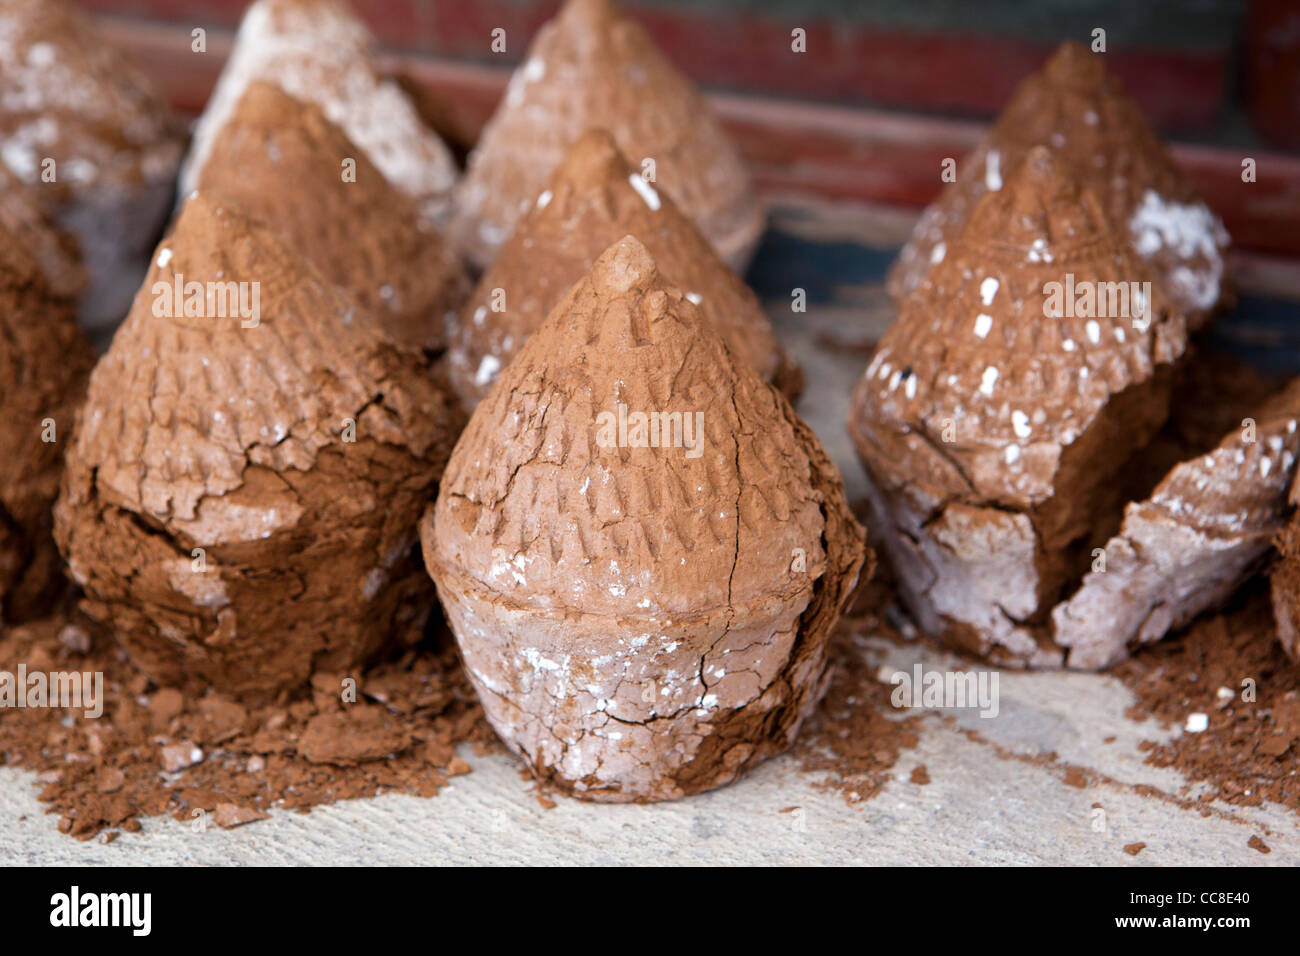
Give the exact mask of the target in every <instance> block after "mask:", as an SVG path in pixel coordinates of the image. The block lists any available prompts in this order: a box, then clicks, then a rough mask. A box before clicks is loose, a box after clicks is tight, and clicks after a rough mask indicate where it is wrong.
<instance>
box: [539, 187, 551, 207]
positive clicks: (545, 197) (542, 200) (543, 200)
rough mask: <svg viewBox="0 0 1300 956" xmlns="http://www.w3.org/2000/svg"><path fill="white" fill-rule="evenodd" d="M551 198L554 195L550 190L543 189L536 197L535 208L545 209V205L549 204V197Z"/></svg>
mask: <svg viewBox="0 0 1300 956" xmlns="http://www.w3.org/2000/svg"><path fill="white" fill-rule="evenodd" d="M553 198H554V197H553V196H552V195H551V191H550V190H549V189H543V190H542V192H541V195H539V196H538V197H537V208H538V209H545V208H546V207H547V206H549V205H550V204H551V199H553Z"/></svg>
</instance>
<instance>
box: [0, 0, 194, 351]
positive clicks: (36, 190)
mask: <svg viewBox="0 0 1300 956" xmlns="http://www.w3.org/2000/svg"><path fill="white" fill-rule="evenodd" d="M0 36H3V37H4V55H3V56H0V158H2V159H3V162H4V165H5V167H6V168H7V170H8V172H9V173H11V174H12V176H13V178H14V179H16V180H17V181H18V182H20V183H21V184H22V185H23V188H25V189H27V190H28V191H29V193H30V195H31V197H32V198H33V200H34V202H35V203H36V204H37V206H38V207H39V208H40V209H41V210H42V211H43V213H44V214H45V215H46V216H47V217H48V218H49V220H50V221H51V222H52V223H54V224H55V225H56V226H58V227H59V228H60V229H62V230H64V231H66V232H67V233H69V234H70V235H72V236H75V237H76V239H77V242H78V245H79V251H80V255H81V257H82V264H83V265H84V266H85V269H86V272H87V274H88V276H89V284H88V285H87V286H86V288H85V289H84V294H83V295H82V297H81V300H80V303H79V312H80V319H81V322H82V324H83V325H84V326H85V327H86V328H87V329H89V330H92V331H94V330H106V329H108V328H111V327H112V326H113V325H115V324H116V323H117V322H118V321H119V320H120V319H121V318H122V316H123V314H125V312H126V310H127V309H128V308H129V306H130V304H131V296H132V295H134V293H135V290H136V287H137V286H138V285H139V282H140V278H141V276H142V275H143V274H144V271H145V268H146V267H147V264H148V261H149V251H150V250H151V249H152V248H153V244H154V242H155V241H156V240H157V238H158V233H159V232H160V231H161V230H162V228H163V224H164V223H165V222H166V220H167V213H168V211H169V210H170V208H171V198H172V191H173V190H174V188H175V184H176V171H177V168H178V167H179V165H180V160H181V153H182V150H183V145H182V142H183V132H182V130H181V127H180V126H179V124H178V123H177V122H176V121H175V120H174V119H173V118H172V117H171V116H170V115H169V113H168V111H167V109H166V107H165V105H164V103H163V101H162V99H161V98H160V97H159V96H158V95H157V94H156V93H155V91H154V90H153V89H152V88H151V87H150V85H149V83H148V82H147V81H146V80H145V78H144V77H143V76H142V75H141V74H140V73H139V72H138V71H136V70H135V68H134V67H132V66H131V65H130V64H129V63H128V62H127V60H126V58H125V57H123V56H122V55H121V54H120V53H119V52H118V51H117V50H115V49H114V48H113V47H112V46H110V45H109V44H107V43H105V42H104V38H103V37H102V36H101V35H100V33H99V31H98V30H97V29H96V27H95V25H94V24H93V23H92V22H91V20H90V18H89V17H87V16H86V15H85V14H83V13H82V12H81V11H80V10H78V9H76V7H75V6H74V5H73V4H71V3H68V2H67V0H0Z"/></svg>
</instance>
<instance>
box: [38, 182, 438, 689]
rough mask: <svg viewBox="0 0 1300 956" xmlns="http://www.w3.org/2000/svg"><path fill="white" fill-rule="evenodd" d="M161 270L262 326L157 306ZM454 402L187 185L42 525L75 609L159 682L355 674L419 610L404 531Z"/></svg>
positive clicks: (420, 593)
mask: <svg viewBox="0 0 1300 956" xmlns="http://www.w3.org/2000/svg"><path fill="white" fill-rule="evenodd" d="M177 274H180V275H183V276H184V277H185V280H186V282H199V283H206V282H216V281H223V282H249V283H252V282H258V283H260V286H259V288H260V299H261V315H260V321H259V322H258V324H256V325H255V326H254V327H245V325H244V321H243V320H241V318H240V317H239V316H238V315H236V316H234V317H226V318H222V317H217V316H216V315H215V313H216V312H217V311H218V309H217V308H216V301H215V300H214V299H209V300H208V301H207V303H205V304H203V308H201V309H200V310H197V311H202V312H204V313H206V314H204V315H197V316H196V315H192V314H185V315H180V316H177V317H172V315H171V312H170V311H169V310H167V309H166V308H165V306H166V302H165V300H164V299H162V298H161V297H160V295H159V290H160V286H159V285H157V284H162V285H167V284H171V283H172V282H173V281H174V276H175V275H177ZM160 306H163V307H162V308H160ZM185 311H186V312H189V311H190V310H188V309H187V310H185ZM155 313H159V314H155ZM454 405H455V403H454V401H453V400H452V399H451V398H450V396H449V395H446V394H444V393H443V392H441V391H439V390H438V389H437V387H436V386H435V385H433V384H432V383H431V379H430V376H429V369H428V365H427V361H426V360H425V359H424V358H423V357H422V355H421V353H418V352H416V351H412V350H406V349H403V348H401V347H399V346H397V345H395V344H393V343H392V342H391V340H390V339H389V338H388V337H387V336H386V335H385V334H384V333H383V332H382V330H380V329H379V328H378V326H377V325H376V324H375V323H374V322H373V320H371V318H370V317H369V315H368V314H367V313H365V312H364V311H363V310H361V309H359V308H358V307H356V306H355V305H354V304H353V303H351V302H350V301H349V300H347V299H346V298H345V297H344V296H343V295H342V294H341V293H339V292H338V291H337V290H336V289H335V288H334V287H333V286H331V285H330V284H329V282H328V281H327V280H326V279H325V278H324V277H323V276H321V275H320V274H319V273H318V272H317V271H316V270H315V269H314V268H313V267H312V266H311V265H310V264H309V263H308V262H306V261H305V260H302V259H300V258H298V257H296V256H294V255H293V254H292V253H290V252H289V251H288V250H287V249H286V248H285V247H284V246H283V245H282V244H281V243H280V242H279V241H278V240H277V239H276V238H275V237H274V236H273V235H272V234H271V233H270V232H268V231H266V230H265V229H263V228H262V227H260V226H258V225H257V224H255V223H254V222H252V221H251V220H248V219H246V218H244V217H243V216H242V215H240V214H238V213H236V212H235V211H234V210H233V208H230V207H224V206H222V205H220V204H219V203H218V202H215V201H210V200H209V199H208V197H207V196H206V195H203V194H198V195H196V196H194V197H192V198H191V199H190V200H189V202H187V203H186V205H185V207H184V208H183V210H182V212H181V215H180V217H179V219H178V221H177V224H176V228H175V232H174V233H173V235H172V236H171V237H170V238H169V239H168V240H167V244H166V245H165V247H164V248H162V249H160V251H159V255H158V257H157V258H156V259H155V265H154V267H153V269H152V270H151V271H150V274H149V276H148V278H147V279H146V281H145V285H144V286H143V287H142V289H141V292H140V295H139V297H138V298H137V299H136V303H135V306H134V308H133V309H132V311H131V314H130V315H129V316H128V318H127V320H126V322H125V323H124V324H123V326H122V328H121V329H119V331H118V334H117V336H116V337H115V338H114V340H113V345H112V348H111V349H110V350H109V352H108V353H107V354H106V355H105V356H104V357H103V359H102V360H101V361H100V363H99V365H98V366H96V368H95V371H94V374H93V375H92V376H91V381H90V388H89V393H88V396H87V399H86V404H85V406H84V408H83V410H82V413H81V416H80V418H79V423H80V424H79V427H78V434H77V437H76V441H75V444H74V445H73V447H72V449H71V450H70V452H69V455H68V469H67V474H66V477H65V483H64V488H63V491H62V494H61V496H60V499H59V502H58V505H57V507H56V512H55V522H56V531H55V533H56V537H57V539H58V542H59V547H60V549H61V550H62V552H63V554H64V557H65V558H66V559H67V562H68V565H69V569H70V572H71V575H72V577H73V578H74V579H75V580H76V581H77V582H78V583H79V584H80V585H81V586H82V587H83V589H84V590H85V592H86V601H85V603H84V608H85V610H86V611H87V613H89V614H90V615H91V617H93V618H95V619H96V620H100V621H105V622H107V623H109V624H110V625H111V626H112V627H113V628H114V629H115V630H116V632H117V635H118V638H119V640H120V641H121V642H122V644H123V646H124V647H125V648H126V649H127V651H128V652H129V653H130V655H131V657H132V659H133V660H134V662H135V663H136V665H137V666H138V667H140V669H141V670H143V671H144V672H145V673H146V674H148V675H149V676H150V677H152V678H153V679H154V680H156V681H159V682H160V683H164V684H170V685H177V686H180V685H183V684H184V683H185V682H186V681H192V682H194V684H195V686H196V687H202V686H205V685H210V686H212V687H215V688H216V689H218V690H220V691H222V692H224V693H234V694H240V695H243V696H244V697H245V698H246V699H249V698H255V697H261V696H267V695H271V694H273V693H274V692H276V691H278V690H281V689H284V688H288V687H292V686H296V685H299V684H301V683H302V682H303V681H305V680H306V679H307V678H308V676H309V675H310V673H311V672H312V671H313V670H331V671H334V672H344V671H346V670H347V669H348V668H352V667H355V666H356V665H358V664H359V663H360V662H362V661H363V660H364V659H366V658H367V657H368V656H369V655H370V653H371V652H373V651H375V650H377V649H378V647H379V646H380V645H381V644H382V643H383V641H384V639H385V636H386V635H389V634H395V633H404V632H405V631H406V630H407V629H408V628H407V626H406V625H407V624H409V622H410V621H412V620H417V619H420V617H421V615H424V614H425V613H426V612H427V611H428V609H429V607H430V606H431V604H432V599H433V595H432V593H431V590H430V589H429V588H428V587H427V580H424V579H422V578H423V575H422V574H421V572H422V568H421V567H420V563H419V555H418V553H417V552H415V551H414V549H413V545H414V543H415V539H416V525H417V521H418V518H419V510H420V508H421V507H423V504H424V502H426V501H427V500H428V498H429V496H430V495H432V494H433V493H434V491H435V489H436V485H437V481H438V478H439V476H440V475H441V472H442V467H443V465H444V463H445V461H446V457H447V454H448V452H449V450H450V446H451V444H452V441H453V439H454V437H455V434H456V428H457V425H458V422H457V421H456V417H455V416H456V414H457V412H456V410H455V407H454ZM195 549H202V551H201V552H200V553H198V554H196V551H195Z"/></svg>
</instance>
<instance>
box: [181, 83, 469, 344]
mask: <svg viewBox="0 0 1300 956" xmlns="http://www.w3.org/2000/svg"><path fill="white" fill-rule="evenodd" d="M199 187H200V189H201V190H202V191H203V192H205V193H207V194H210V195H219V196H222V197H224V198H227V199H229V200H232V201H233V202H235V203H236V204H237V205H238V206H240V208H241V209H243V211H244V212H246V213H248V214H249V215H251V216H253V217H254V218H256V219H259V220H261V221H262V222H263V223H264V224H266V225H268V226H270V227H272V228H273V229H274V230H275V231H276V232H278V233H279V235H280V236H281V238H282V239H284V241H285V243H286V244H287V245H288V246H289V247H290V248H291V249H293V250H294V251H296V252H298V253H301V254H302V255H303V256H304V257H306V258H307V259H309V260H311V262H312V263H313V264H314V265H315V266H316V267H317V268H318V269H319V270H320V272H321V273H322V274H323V275H325V276H328V277H329V278H330V279H332V280H333V281H334V282H336V283H337V284H338V285H339V286H340V287H341V288H342V289H343V291H344V292H345V293H347V294H348V295H349V296H350V297H351V298H352V299H353V301H355V302H356V303H357V304H358V305H360V306H362V307H363V308H365V309H367V310H369V311H370V312H371V313H372V314H373V315H374V316H375V318H377V319H378V320H379V322H380V324H381V325H383V327H384V328H385V329H386V330H387V331H388V332H389V333H390V334H391V335H392V336H393V337H394V338H396V339H397V340H398V341H399V342H403V343H405V344H408V345H413V346H416V347H421V348H427V349H439V348H441V347H442V346H443V344H444V339H445V325H446V319H445V317H446V316H447V314H448V313H454V310H455V309H456V308H457V307H458V306H459V305H460V303H461V302H462V301H463V300H464V298H465V296H466V294H468V291H469V280H468V278H467V277H466V276H465V273H464V270H463V269H462V267H461V264H460V260H459V258H458V257H457V256H456V254H455V252H454V251H453V250H452V249H451V247H450V246H449V245H448V244H447V243H445V242H444V241H443V240H442V238H441V237H440V236H439V235H438V234H437V233H436V232H434V231H433V230H422V229H421V228H420V224H419V217H418V215H417V212H416V208H415V204H414V202H413V201H412V200H411V198H410V197H409V196H407V195H406V194H404V193H402V192H400V191H399V190H397V189H396V188H395V187H393V186H392V185H391V184H389V182H388V180H386V179H385V178H384V177H383V175H382V174H381V173H380V172H379V171H378V170H377V169H375V167H374V166H373V165H372V164H371V162H370V160H369V159H367V158H366V156H365V154H364V153H362V152H361V151H360V150H358V149H357V148H356V146H355V145H353V144H352V143H351V142H350V141H349V140H348V138H347V137H346V136H345V135H344V134H343V132H342V130H340V129H339V128H338V127H337V126H335V125H334V124H333V123H331V122H330V121H329V120H328V119H326V118H325V114H324V113H323V112H322V111H321V110H320V108H319V107H317V106H316V105H315V104H312V103H306V102H303V101H301V100H297V99H294V98H293V97H292V96H290V95H289V94H287V93H285V92H284V91H283V90H281V89H280V88H279V87H276V86H271V85H270V84H267V83H263V82H261V81H255V82H253V83H251V84H250V85H249V86H248V89H247V91H246V92H245V93H244V96H243V98H242V99H241V100H240V101H239V103H238V105H237V106H236V107H235V110H234V112H233V113H232V114H231V115H230V118H229V119H228V120H227V121H226V124H225V126H224V127H222V133H221V138H220V139H219V140H218V141H217V142H216V143H215V144H214V146H213V149H212V152H211V153H210V154H209V156H208V161H207V162H206V163H205V164H204V166H203V169H202V171H201V173H200V175H199Z"/></svg>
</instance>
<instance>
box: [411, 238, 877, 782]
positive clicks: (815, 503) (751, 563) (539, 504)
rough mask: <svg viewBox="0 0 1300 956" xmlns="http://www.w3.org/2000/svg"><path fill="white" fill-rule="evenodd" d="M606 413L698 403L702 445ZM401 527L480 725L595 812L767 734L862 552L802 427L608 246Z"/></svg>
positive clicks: (775, 740) (790, 731)
mask: <svg viewBox="0 0 1300 956" xmlns="http://www.w3.org/2000/svg"><path fill="white" fill-rule="evenodd" d="M620 405H623V406H626V407H627V409H629V410H631V411H632V412H637V411H640V412H644V413H649V412H665V413H670V412H679V413H681V415H682V416H683V417H684V418H685V417H687V416H690V417H691V418H692V419H693V418H694V417H695V414H696V413H697V412H698V413H700V414H702V416H703V421H702V428H701V432H700V434H701V436H702V444H701V445H698V446H696V447H699V448H700V449H701V453H700V454H698V455H697V456H694V457H690V456H688V455H687V453H686V449H685V448H683V447H667V445H666V442H664V441H661V442H660V447H654V446H650V447H644V443H642V442H638V441H637V439H636V437H635V433H633V432H632V431H631V430H629V432H628V437H627V441H626V443H625V444H623V445H621V446H618V447H610V439H612V438H613V436H612V435H610V434H609V433H608V432H606V433H605V435H604V437H602V431H601V418H600V416H601V413H602V412H609V413H614V412H615V409H616V408H617V407H618V406H620ZM665 430H666V426H665ZM641 435H642V437H645V432H644V431H642V432H641ZM614 441H615V444H617V439H615V440H614ZM629 446H633V447H629ZM421 537H422V540H423V543H424V554H425V561H426V563H427V564H428V566H429V569H430V572H431V573H432V575H433V577H434V579H435V580H436V581H437V583H438V591H439V595H440V597H441V599H442V603H443V607H444V609H445V611H446V613H447V618H448V621H449V623H450V624H451V627H452V630H453V632H454V633H455V634H456V637H457V640H458V642H459V644H460V649H461V654H462V657H463V659H464V661H465V665H466V669H467V670H468V672H469V675H470V679H471V681H473V683H474V686H475V688H476V689H477V690H478V692H479V695H480V697H481V699H482V701H483V707H484V710H485V711H486V713H487V716H488V719H489V720H490V721H491V722H492V725H493V727H494V728H495V729H496V731H497V733H498V734H499V735H500V736H501V737H502V739H503V740H504V741H505V742H506V743H507V744H508V745H509V746H510V747H511V748H512V749H513V750H515V751H516V752H518V753H519V754H521V755H522V756H523V758H524V759H525V760H526V761H527V762H528V764H529V765H530V766H531V767H532V769H533V772H534V773H535V774H536V775H537V776H538V777H539V778H541V779H543V780H545V781H549V782H552V783H554V784H555V785H556V786H557V787H559V788H561V789H563V790H566V791H570V792H572V793H574V794H575V795H577V796H581V797H584V798H587V799H592V800H599V801H611V802H612V801H648V800H661V799H671V798H675V797H681V796H684V795H686V794H690V793H696V792H699V791H701V790H707V789H709V788H712V787H716V786H719V785H721V784H724V783H726V782H728V781H730V780H733V779H734V778H735V777H736V776H738V775H739V774H740V773H742V772H743V771H744V770H745V769H746V768H747V767H749V766H751V765H752V764H754V763H755V762H757V761H759V760H761V759H763V758H765V757H767V756H769V755H771V754H774V753H777V752H779V751H781V750H784V749H785V748H786V747H788V746H789V745H790V743H791V742H792V741H793V740H794V737H795V734H796V733H797V731H798V728H799V725H800V724H801V722H802V721H803V720H804V718H805V717H806V716H807V715H808V713H809V711H810V710H811V709H812V708H813V706H814V705H815V704H816V702H817V700H818V699H819V698H820V696H821V694H822V693H823V691H824V689H825V671H826V645H827V640H828V635H829V631H830V628H831V626H832V625H833V624H834V622H835V620H836V619H837V617H838V615H839V613H840V610H841V607H842V605H843V603H844V601H845V600H846V598H847V596H848V594H849V592H850V591H851V589H852V587H853V585H854V583H855V581H856V579H857V576H858V572H859V569H860V567H861V565H862V562H863V556H864V551H865V545H864V540H863V532H862V529H861V528H860V527H859V526H858V525H857V523H856V522H855V521H854V520H853V517H852V515H851V514H850V512H849V510H848V507H847V504H846V502H845V500H844V492H843V483H842V480H841V478H840V476H839V473H838V471H837V470H836V469H835V467H834V466H833V465H832V464H831V462H830V461H829V459H828V458H827V457H826V455H825V453H824V452H823V450H822V448H821V445H820V443H819V442H818V441H817V439H816V438H815V436H814V435H813V434H812V432H811V430H810V429H809V428H808V427H807V426H806V425H805V424H804V423H803V421H802V420H801V419H799V417H798V416H797V415H796V414H795V413H794V411H793V410H792V409H791V408H790V405H789V403H788V402H787V401H786V399H785V398H784V397H783V396H782V395H781V394H780V393H779V392H778V391H777V390H776V389H774V388H772V387H771V386H770V385H767V384H766V383H764V382H763V381H762V380H761V379H759V378H758V376H756V375H755V374H754V373H753V372H752V371H750V370H749V369H748V368H745V367H744V366H742V365H740V364H739V363H736V362H735V361H734V359H733V358H732V356H731V353H730V352H728V351H727V349H726V346H725V345H724V344H723V342H722V339H721V338H720V337H718V336H717V334H716V333H714V332H713V331H712V330H711V329H710V328H709V326H708V324H707V323H706V322H705V320H704V319H703V317H702V316H701V315H700V312H699V310H697V309H696V308H695V307H694V306H693V305H692V304H691V303H690V302H689V301H688V300H687V299H686V298H685V296H684V294H683V293H682V291H681V290H679V289H676V288H674V287H672V286H670V285H669V284H668V283H667V282H665V281H664V280H663V279H662V278H661V277H660V275H659V273H658V270H657V269H656V268H655V265H654V262H653V260H652V259H651V257H650V254H649V253H648V252H647V251H646V249H645V247H644V246H643V245H642V244H641V243H639V242H638V241H636V240H635V239H633V238H631V237H626V238H624V239H622V240H620V241H619V242H618V243H617V244H615V245H614V246H612V247H611V248H610V249H609V250H608V251H607V252H606V253H605V254H604V255H602V256H601V257H600V258H599V259H598V260H597V262H596V264H595V267H594V268H593V270H592V272H591V274H590V276H589V277H588V278H586V279H584V280H582V281H580V282H579V283H577V284H576V285H575V286H574V287H573V288H572V289H571V290H570V292H569V293H568V295H566V296H565V297H564V299H563V300H562V301H561V302H560V304H559V305H557V306H556V308H555V309H554V311H552V313H551V315H550V316H549V317H548V319H547V321H546V323H545V324H544V325H543V326H542V328H541V329H540V330H538V332H537V333H536V334H535V335H534V336H533V337H532V338H531V339H530V340H529V342H528V344H527V345H526V346H524V349H523V351H522V352H520V354H519V356H518V357H517V358H516V359H515V361H514V362H513V363H512V364H511V366H510V368H509V369H508V370H507V371H506V372H505V374H504V375H503V377H502V379H501V381H500V382H499V383H498V385H497V387H496V388H495V389H494V390H493V391H492V392H491V394H490V395H489V396H488V398H487V399H486V400H485V401H484V402H482V403H481V404H480V405H479V407H478V409H477V410H476V411H475V413H474V416H473V417H472V418H471V420H470V424H469V426H468V427H467V429H466V432H465V435H464V437H463V439H462V440H461V441H460V443H459V444H458V445H457V447H456V451H455V452H454V454H453V455H452V459H451V461H450V463H449V465H448V470H447V476H446V479H445V481H444V484H443V488H442V490H441V493H440V495H439V498H438V501H437V505H436V507H435V508H431V509H430V510H429V511H428V512H426V514H425V518H424V521H423V523H422V525H421Z"/></svg>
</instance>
